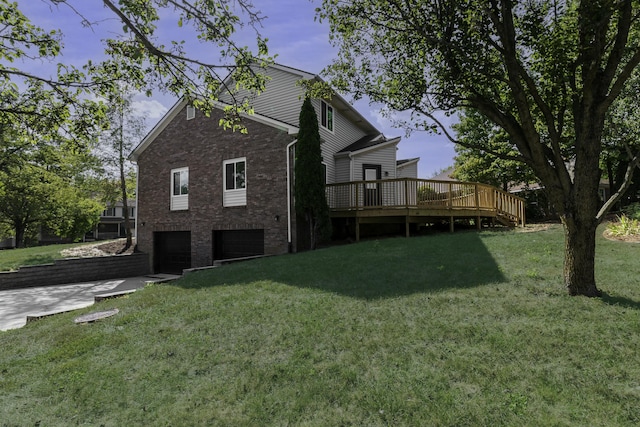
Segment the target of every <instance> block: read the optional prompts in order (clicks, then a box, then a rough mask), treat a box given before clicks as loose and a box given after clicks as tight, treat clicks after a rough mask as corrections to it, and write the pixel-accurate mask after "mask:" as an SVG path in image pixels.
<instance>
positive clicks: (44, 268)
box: [0, 253, 150, 290]
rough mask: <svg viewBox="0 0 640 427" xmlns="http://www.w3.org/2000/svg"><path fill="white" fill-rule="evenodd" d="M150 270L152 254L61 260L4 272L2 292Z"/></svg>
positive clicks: (130, 274) (0, 283)
mask: <svg viewBox="0 0 640 427" xmlns="http://www.w3.org/2000/svg"><path fill="white" fill-rule="evenodd" d="M149 271H150V268H149V255H148V254H143V253H134V254H131V255H114V256H108V257H95V258H67V259H59V260H55V261H54V263H53V264H46V265H34V266H27V267H20V268H19V269H18V270H17V271H2V272H0V290H5V289H21V288H32V287H36V286H49V285H61V284H65V283H78V282H89V281H94V280H108V279H119V278H123V277H133V276H143V275H145V274H148V273H149Z"/></svg>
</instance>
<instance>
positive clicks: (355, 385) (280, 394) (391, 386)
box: [0, 227, 640, 426]
mask: <svg viewBox="0 0 640 427" xmlns="http://www.w3.org/2000/svg"><path fill="white" fill-rule="evenodd" d="M562 248H563V237H562V231H561V229H560V228H559V227H555V228H553V229H550V230H548V231H541V232H536V233H516V232H482V233H480V234H478V233H475V232H461V233H455V234H453V235H450V234H443V235H433V236H427V237H421V238H411V239H404V238H396V239H389V240H381V241H369V242H364V243H360V244H354V245H347V246H341V247H335V248H330V249H323V250H318V251H316V252H314V253H304V254H297V255H287V256H281V257H273V258H265V259H260V260H256V261H251V262H247V263H241V264H234V265H228V266H225V267H222V268H219V269H214V270H209V271H203V272H198V273H193V274H190V275H188V276H186V277H184V278H183V279H181V280H179V281H176V282H174V283H173V284H170V285H153V286H149V287H147V288H145V289H144V290H142V291H139V292H136V293H135V294H132V295H130V296H128V297H126V298H124V299H119V300H109V301H107V302H105V303H102V305H100V306H99V309H109V308H113V307H117V308H119V310H120V313H119V314H118V315H116V316H114V317H112V318H110V319H106V320H103V321H100V322H97V323H94V324H88V325H75V324H73V318H74V317H76V316H78V315H80V314H83V313H86V312H90V311H94V310H96V309H98V308H97V307H94V308H91V309H86V310H82V311H78V312H76V313H71V314H63V315H59V316H55V317H53V318H49V319H45V320H42V321H39V322H35V323H32V324H29V325H27V326H26V327H25V328H22V329H19V330H14V331H7V332H0V413H2V417H0V425H7V426H13V425H19V426H22V425H48V426H52V425H53V426H55V425H64V426H68V425H105V426H119V425H159V426H161V425H224V426H226V425H234V426H235V425H250V426H253V425H255V426H262V425H303V426H325V425H358V426H360V425H367V426H383V425H394V426H398V425H400V426H401V425H411V426H413V425H429V426H444V425H456V426H460V425H473V426H475V425H507V426H512V425H518V426H538V425H550V426H553V425H555V426H566V425H590V426H605V425H606V426H610V425H620V426H624V425H629V426H631V425H637V424H638V423H640V406H638V404H637V402H638V399H639V398H640V352H638V351H637V349H638V348H640V335H639V334H638V311H639V310H640V275H639V274H638V263H637V260H638V255H640V245H633V244H628V243H621V242H611V241H607V240H604V239H599V240H598V256H597V279H598V282H599V285H600V287H601V288H602V289H603V290H604V291H605V292H606V295H605V297H604V298H602V299H587V298H577V297H569V296H567V295H566V292H565V290H564V289H563V287H562V285H561V270H562Z"/></svg>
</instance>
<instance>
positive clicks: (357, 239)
mask: <svg viewBox="0 0 640 427" xmlns="http://www.w3.org/2000/svg"><path fill="white" fill-rule="evenodd" d="M359 241H360V217H359V216H357V215H356V242H359Z"/></svg>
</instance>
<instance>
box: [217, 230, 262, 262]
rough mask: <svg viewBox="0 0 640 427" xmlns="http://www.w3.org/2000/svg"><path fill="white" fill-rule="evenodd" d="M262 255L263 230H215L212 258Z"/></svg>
mask: <svg viewBox="0 0 640 427" xmlns="http://www.w3.org/2000/svg"><path fill="white" fill-rule="evenodd" d="M256 255H264V230H216V231H214V232H213V258H214V259H231V258H244V257H249V256H256Z"/></svg>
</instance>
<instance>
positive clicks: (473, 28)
mask: <svg viewBox="0 0 640 427" xmlns="http://www.w3.org/2000/svg"><path fill="white" fill-rule="evenodd" d="M319 17H320V19H327V20H328V21H329V23H330V25H331V32H332V38H333V40H334V42H335V44H336V45H337V46H338V47H339V49H340V57H339V59H338V60H337V61H336V62H335V63H334V64H333V65H332V66H331V67H330V70H329V72H330V74H332V76H333V84H334V85H336V86H337V87H338V88H339V89H342V90H348V91H351V92H352V93H354V94H355V95H356V96H362V95H367V96H369V97H370V99H371V100H372V101H375V102H382V103H385V104H387V105H389V107H390V108H392V109H394V110H397V111H408V112H410V114H411V119H410V123H411V126H412V128H413V129H427V128H431V126H432V125H433V123H434V122H435V123H436V124H440V122H439V121H438V120H437V118H436V117H435V116H434V114H433V113H434V111H436V110H444V111H447V112H451V111H453V110H456V109H460V108H467V109H472V110H476V111H478V112H479V113H480V114H482V115H483V116H485V117H487V118H488V119H489V120H491V121H492V122H493V123H494V124H495V125H497V126H499V127H500V128H502V129H504V131H505V132H506V133H507V134H508V135H509V141H510V142H511V143H512V144H513V145H514V146H515V148H517V154H516V155H515V156H513V157H511V156H509V157H511V158H512V159H514V160H518V161H521V162H524V163H525V164H527V165H528V166H529V167H530V168H531V169H532V170H533V171H534V172H535V174H536V176H537V177H538V179H539V180H540V181H541V183H542V184H543V185H544V186H545V188H546V189H547V194H548V196H549V198H550V201H551V202H552V204H553V205H554V207H555V209H556V210H557V211H558V213H559V215H560V218H561V220H562V222H563V225H564V229H565V242H566V244H565V248H566V250H565V260H564V283H565V285H566V287H567V289H568V292H569V293H570V294H571V295H586V296H599V295H601V291H600V290H599V289H598V288H597V286H596V282H595V273H594V271H595V232H596V227H597V225H598V222H599V219H600V218H601V217H602V215H603V211H602V210H600V200H599V196H598V184H599V181H600V170H599V168H598V166H599V161H600V154H601V153H602V150H603V138H602V137H603V132H604V123H605V117H606V115H607V111H608V110H609V109H610V108H611V105H612V104H613V102H614V101H615V100H616V98H618V96H619V95H620V93H621V91H622V90H623V89H624V87H625V85H626V84H627V81H628V79H629V77H630V76H631V75H632V72H633V70H634V69H635V68H636V67H637V66H638V64H639V63H640V20H639V19H638V18H639V17H640V4H639V2H638V1H637V0H620V1H604V0H603V1H591V0H590V1H586V0H584V1H579V0H534V1H514V0H447V1H437V2H435V1H428V0H410V1H398V0H385V1H382V0H353V1H350V2H342V1H339V0H324V1H323V9H322V10H320V11H319ZM440 127H441V128H442V126H440ZM443 131H444V132H446V129H444V128H443ZM449 136H450V138H451V139H452V140H455V138H453V136H451V135H449ZM456 142H458V143H463V141H456Z"/></svg>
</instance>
